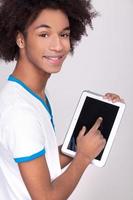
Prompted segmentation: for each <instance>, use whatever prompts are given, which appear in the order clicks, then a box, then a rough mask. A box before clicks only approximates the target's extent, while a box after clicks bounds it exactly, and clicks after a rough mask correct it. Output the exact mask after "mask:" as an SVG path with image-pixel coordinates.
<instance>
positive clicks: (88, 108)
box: [68, 97, 119, 160]
mask: <svg viewBox="0 0 133 200" xmlns="http://www.w3.org/2000/svg"><path fill="white" fill-rule="evenodd" d="M118 110H119V107H118V106H115V105H112V104H109V103H106V102H102V101H100V100H96V99H93V98H90V97H86V100H85V102H84V105H83V107H82V110H81V113H80V116H79V118H78V121H77V123H76V126H75V129H74V132H73V134H72V137H71V140H70V142H69V145H68V149H70V150H72V151H76V138H77V136H78V134H79V131H80V130H81V128H82V127H83V126H86V128H87V131H88V130H90V128H91V127H92V126H93V125H94V123H95V121H96V120H97V118H98V117H102V118H103V122H102V124H101V126H100V128H99V129H100V131H101V133H102V134H103V136H104V138H105V139H106V142H107V140H108V137H109V135H110V132H111V129H112V126H113V123H114V121H115V118H116V115H117V113H118ZM102 154H103V151H102V152H101V153H100V154H99V155H98V156H97V157H96V159H98V160H100V159H101V156H102Z"/></svg>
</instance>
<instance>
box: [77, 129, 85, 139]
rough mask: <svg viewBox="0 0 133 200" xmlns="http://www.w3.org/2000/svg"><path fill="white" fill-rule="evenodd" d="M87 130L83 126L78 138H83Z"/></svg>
mask: <svg viewBox="0 0 133 200" xmlns="http://www.w3.org/2000/svg"><path fill="white" fill-rule="evenodd" d="M85 132H86V127H85V126H83V127H82V129H81V130H80V132H79V135H78V138H81V137H82V136H84V134H85Z"/></svg>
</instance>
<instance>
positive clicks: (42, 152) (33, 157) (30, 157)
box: [14, 149, 46, 163]
mask: <svg viewBox="0 0 133 200" xmlns="http://www.w3.org/2000/svg"><path fill="white" fill-rule="evenodd" d="M45 153H46V151H45V149H43V150H41V151H39V152H38V153H35V154H33V155H31V156H27V157H21V158H14V160H15V161H16V162H17V163H21V162H28V161H32V160H34V159H36V158H39V157H41V156H43V155H45Z"/></svg>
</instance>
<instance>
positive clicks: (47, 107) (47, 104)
mask: <svg viewBox="0 0 133 200" xmlns="http://www.w3.org/2000/svg"><path fill="white" fill-rule="evenodd" d="M8 81H13V82H16V83H18V84H19V85H21V86H22V87H23V88H24V89H25V90H26V91H28V92H29V93H30V94H31V95H33V96H34V97H35V98H36V99H38V100H39V101H40V102H41V103H42V104H43V106H44V107H45V109H46V110H47V111H48V113H49V114H50V117H51V123H52V126H53V128H54V127H55V126H54V122H53V115H52V109H51V106H50V103H49V100H48V98H47V96H45V97H46V101H47V103H46V102H45V101H44V100H43V99H42V98H41V97H40V96H39V95H37V94H36V93H35V92H33V91H32V90H31V89H30V88H29V87H28V86H27V85H25V83H23V82H22V81H21V80H19V79H17V78H16V77H14V76H13V75H10V76H9V77H8Z"/></svg>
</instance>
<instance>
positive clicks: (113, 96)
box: [103, 93, 121, 103]
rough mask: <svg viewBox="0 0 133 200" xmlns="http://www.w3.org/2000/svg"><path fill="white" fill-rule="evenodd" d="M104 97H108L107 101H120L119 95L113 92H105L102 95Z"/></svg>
mask: <svg viewBox="0 0 133 200" xmlns="http://www.w3.org/2000/svg"><path fill="white" fill-rule="evenodd" d="M103 98H104V99H108V100H109V101H112V102H113V103H116V102H121V98H120V96H119V95H117V94H114V93H106V94H105V95H104V96H103Z"/></svg>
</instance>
